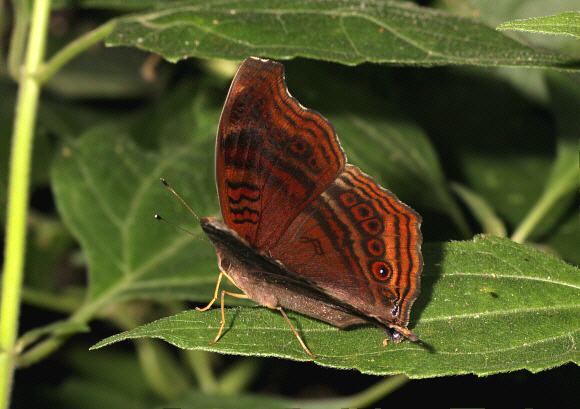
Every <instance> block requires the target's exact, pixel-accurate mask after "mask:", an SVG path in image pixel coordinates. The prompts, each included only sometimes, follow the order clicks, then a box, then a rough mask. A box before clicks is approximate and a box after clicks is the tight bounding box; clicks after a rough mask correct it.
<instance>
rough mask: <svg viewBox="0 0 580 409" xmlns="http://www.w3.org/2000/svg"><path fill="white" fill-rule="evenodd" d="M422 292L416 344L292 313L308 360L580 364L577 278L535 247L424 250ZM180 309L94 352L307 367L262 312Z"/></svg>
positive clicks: (415, 315)
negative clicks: (180, 353)
mask: <svg viewBox="0 0 580 409" xmlns="http://www.w3.org/2000/svg"><path fill="white" fill-rule="evenodd" d="M424 257H425V272H424V274H423V281H422V294H421V295H420V297H419V299H418V300H417V301H416V302H415V306H414V307H413V311H412V314H411V325H410V326H411V328H413V331H414V332H415V333H417V334H418V335H419V337H420V338H421V340H422V343H423V344H422V343H411V342H408V341H407V342H405V343H402V344H398V345H396V344H389V345H387V346H383V344H382V340H383V339H384V338H385V334H384V332H383V331H382V330H380V329H376V328H373V327H370V326H359V327H357V328H353V329H350V330H340V329H337V328H334V327H332V326H330V325H327V324H324V323H322V322H319V321H316V320H313V319H310V318H307V317H303V316H300V315H298V314H289V316H290V317H291V319H292V320H293V322H294V324H295V326H296V328H297V329H298V331H299V332H300V333H301V334H302V336H303V338H304V340H305V342H306V343H307V345H308V346H309V348H310V349H311V350H312V351H313V352H314V353H315V354H316V355H317V358H316V359H315V362H316V363H318V364H320V365H324V366H330V367H335V368H345V369H346V368H355V369H358V370H359V371H361V372H363V373H371V374H378V375H386V374H395V373H405V374H407V375H409V376H410V377H412V378H423V377H432V376H442V375H450V374H462V373H474V374H477V375H488V374H492V373H498V372H504V371H513V370H517V369H528V370H530V371H532V372H537V371H540V370H544V369H547V368H551V367H554V366H557V365H560V364H563V363H566V362H569V361H573V362H577V363H578V362H580V352H578V350H577V348H575V347H574V346H575V345H576V344H577V343H578V341H579V337H580V271H579V269H578V268H575V267H572V266H570V265H567V264H566V263H564V262H562V261H560V260H557V259H555V258H554V257H552V256H550V255H547V254H544V253H541V252H539V251H538V250H534V249H531V248H529V247H526V246H523V245H519V244H517V243H514V242H512V241H510V240H507V239H501V238H497V237H488V238H486V237H477V238H476V239H475V240H473V241H472V242H454V243H447V244H444V245H438V244H432V245H426V246H425V251H424ZM219 322H220V311H219V309H214V310H210V311H208V312H200V311H194V310H192V311H186V312H183V313H181V314H178V315H175V316H173V317H168V318H164V319H161V320H159V321H155V322H152V323H150V324H147V325H145V326H142V327H139V328H136V329H134V330H131V331H127V332H124V333H122V334H118V335H115V336H113V337H109V338H107V339H105V340H103V341H101V342H99V343H98V344H97V345H95V346H94V347H93V348H101V347H103V346H105V345H109V344H111V343H113V342H118V341H121V340H124V339H132V338H142V337H155V338H161V339H164V340H166V341H167V342H170V343H172V344H174V345H176V346H178V347H180V348H186V349H204V350H210V351H217V352H221V353H227V354H241V355H262V356H277V357H284V358H292V359H295V360H311V358H310V357H309V356H308V355H307V354H306V353H305V352H304V350H302V348H301V347H300V345H299V344H298V341H297V340H296V338H295V337H294V335H293V334H292V331H291V330H290V328H289V327H288V326H287V325H286V323H285V322H284V319H283V318H282V317H281V316H280V315H279V314H278V313H276V312H273V311H270V310H268V309H266V308H230V309H227V310H226V323H227V324H226V330H225V332H224V334H223V336H222V338H221V339H220V340H219V341H218V342H217V343H216V344H214V345H211V346H209V345H208V342H209V341H211V340H212V339H213V338H214V337H215V335H216V333H217V329H218V327H219Z"/></svg>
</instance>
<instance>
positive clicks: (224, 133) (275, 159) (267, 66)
mask: <svg viewBox="0 0 580 409" xmlns="http://www.w3.org/2000/svg"><path fill="white" fill-rule="evenodd" d="M345 162H346V158H345V155H344V152H343V150H342V148H341V147H340V144H339V142H338V139H337V137H336V134H335V132H334V129H333V128H332V126H331V125H330V124H329V123H328V122H327V121H326V120H325V119H324V118H323V117H322V116H320V114H318V113H317V112H314V111H311V110H308V109H306V108H304V107H303V106H302V105H300V103H299V102H298V101H297V100H296V99H294V98H293V97H292V96H291V95H290V94H289V92H288V89H287V87H286V84H285V82H284V67H283V66H282V65H281V64H279V63H276V62H274V61H269V60H261V59H258V58H248V59H247V60H245V61H244V62H243V64H242V65H241V66H240V68H239V70H238V73H237V74H236V76H235V78H234V80H233V82H232V85H231V87H230V91H229V94H228V97H227V99H226V103H225V106H224V109H223V112H222V115H221V119H220V124H219V128H218V135H217V142H216V185H217V190H218V195H219V200H220V206H221V211H222V217H223V220H224V222H225V224H226V225H227V226H229V227H230V228H232V229H234V230H235V231H236V232H237V233H238V234H239V235H240V236H241V237H243V238H244V239H245V240H247V241H248V242H249V243H250V244H251V245H252V247H254V248H256V249H268V248H270V247H272V246H274V245H275V243H276V242H277V241H278V239H279V238H280V237H281V236H282V234H283V233H284V231H286V229H287V228H288V226H289V225H290V224H291V223H292V221H293V220H294V219H295V218H296V217H297V216H298V215H299V214H300V213H301V212H302V211H303V210H304V208H305V207H306V206H308V204H309V203H311V202H312V201H313V200H314V199H315V198H317V197H318V196H319V195H320V194H321V193H322V192H323V191H324V190H325V189H326V188H327V187H328V186H329V185H330V184H331V183H332V182H333V181H334V179H335V178H336V176H337V175H338V174H339V173H340V172H341V171H342V169H343V168H344V165H345Z"/></svg>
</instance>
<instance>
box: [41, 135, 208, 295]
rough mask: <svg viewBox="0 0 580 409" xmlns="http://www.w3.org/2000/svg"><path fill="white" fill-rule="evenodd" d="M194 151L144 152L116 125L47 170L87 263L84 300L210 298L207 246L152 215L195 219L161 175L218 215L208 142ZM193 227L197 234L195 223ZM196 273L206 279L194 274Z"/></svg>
mask: <svg viewBox="0 0 580 409" xmlns="http://www.w3.org/2000/svg"><path fill="white" fill-rule="evenodd" d="M206 142H209V141H206ZM197 149H198V150H195V148H194V147H192V148H190V149H184V150H183V152H181V153H180V152H177V151H176V150H173V151H170V152H166V153H164V154H162V155H153V154H147V153H145V152H143V151H141V150H140V149H139V148H137V147H136V146H135V145H134V144H133V143H131V142H130V141H129V139H128V138H126V136H124V135H123V134H122V133H120V131H119V130H118V129H117V128H115V127H101V128H97V129H94V130H92V131H91V132H89V133H88V134H86V135H85V136H84V137H82V138H81V139H80V140H79V141H78V142H73V143H70V144H67V145H66V146H65V147H63V149H62V155H61V156H60V157H59V158H58V159H57V160H56V161H55V165H54V167H53V169H52V179H53V186H54V193H55V198H56V203H57V207H58V209H59V212H60V214H61V215H62V218H63V220H64V222H65V224H66V225H67V226H68V227H69V228H70V230H71V232H72V233H73V235H75V236H76V237H77V238H78V240H79V241H80V243H81V246H82V248H83V251H84V254H85V257H86V259H87V264H88V270H89V286H88V300H87V302H89V303H92V304H93V305H97V304H98V303H99V302H105V301H113V300H117V299H121V298H136V297H141V298H143V297H145V298H156V299H164V298H167V297H170V298H173V299H178V298H181V299H197V296H199V294H200V291H201V292H203V293H204V294H213V287H214V283H215V271H216V270H217V267H216V264H215V251H214V250H213V248H212V246H210V245H209V244H207V243H203V242H201V241H199V240H198V239H197V238H196V237H194V236H190V235H187V234H184V233H183V232H181V231H179V230H177V229H174V228H171V227H169V226H167V225H165V224H163V223H160V222H159V221H157V220H155V219H154V218H153V216H154V214H155V213H159V212H160V211H164V212H165V213H167V214H171V215H172V219H173V220H176V221H177V220H180V221H191V220H192V219H193V217H192V215H191V214H189V213H188V212H187V210H186V209H185V207H184V206H183V205H182V204H181V203H179V202H178V201H177V200H176V199H175V198H174V197H172V196H171V194H169V192H167V190H166V189H165V188H164V187H163V185H162V184H161V183H160V181H159V178H160V177H161V176H163V177H165V178H166V179H167V180H169V181H172V180H175V181H178V180H182V181H187V184H186V185H185V188H183V189H182V190H181V193H182V194H183V197H184V198H185V199H187V200H188V201H189V202H190V203H192V205H193V206H194V207H195V209H196V210H197V211H199V213H200V214H202V215H211V214H214V215H215V214H217V211H216V210H217V200H216V199H215V193H214V192H213V171H212V169H211V167H212V165H213V147H212V146H211V145H209V144H207V143H206V144H205V145H203V144H201V145H198V146H197ZM194 166H195V167H196V169H193V168H192V167H194ZM210 192H211V193H210ZM193 198H195V199H193ZM194 220H195V219H194ZM192 224H195V227H192V228H191V230H192V231H193V232H194V233H197V234H200V233H201V229H200V228H199V225H198V224H197V221H195V223H193V222H192ZM194 269H196V270H199V271H205V272H206V274H198V275H194V274H192V271H193V270H194ZM210 272H213V274H212V273H210ZM204 284H205V287H204ZM200 287H201V288H202V289H200ZM201 298H205V297H201Z"/></svg>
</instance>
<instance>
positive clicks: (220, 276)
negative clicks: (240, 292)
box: [195, 271, 247, 311]
mask: <svg viewBox="0 0 580 409" xmlns="http://www.w3.org/2000/svg"><path fill="white" fill-rule="evenodd" d="M223 276H226V277H227V278H228V280H230V281H231V282H232V284H233V285H235V286H236V287H238V286H237V284H236V283H235V282H234V280H232V278H231V277H230V276H229V275H227V274H226V273H224V272H223V271H220V275H219V277H218V279H217V284H216V286H215V291H214V293H213V298H212V299H211V301H210V302H209V304H208V305H206V306H205V307H203V308H199V307H195V309H196V310H197V311H207V310H209V309H210V308H211V306H212V305H213V303H215V302H216V300H217V299H218V294H219V291H220V284H221V282H222V277H223ZM238 288H239V287H238ZM246 298H247V297H246Z"/></svg>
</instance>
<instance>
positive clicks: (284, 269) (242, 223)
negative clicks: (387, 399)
mask: <svg viewBox="0 0 580 409" xmlns="http://www.w3.org/2000/svg"><path fill="white" fill-rule="evenodd" d="M216 186H217V191H218V195H219V201H220V207H221V212H222V218H223V221H220V220H218V219H216V218H214V217H207V218H203V219H201V220H200V222H201V227H202V228H203V230H204V232H205V233H206V234H207V236H208V237H209V238H210V240H211V241H212V243H213V244H214V245H215V247H216V251H217V256H218V263H219V267H220V270H221V273H220V276H219V278H218V283H217V286H216V291H215V295H214V298H213V300H212V301H211V302H210V304H208V306H207V307H205V308H203V309H202V310H206V309H208V308H209V307H210V306H211V305H212V304H213V303H214V302H215V301H216V299H217V298H218V292H219V285H220V282H221V280H222V277H223V276H226V277H227V278H228V279H229V280H230V281H231V282H232V283H234V284H235V285H236V286H237V287H238V288H239V289H240V290H242V291H243V294H234V293H229V292H226V291H222V294H221V297H222V298H221V305H222V322H221V327H220V330H219V332H218V334H217V336H216V338H215V340H214V341H213V343H215V342H217V340H218V339H219V338H220V336H221V334H222V332H223V329H224V325H225V316H224V312H223V302H224V300H223V298H224V295H225V294H229V295H233V296H235V297H241V298H242V297H243V298H250V299H252V300H254V301H256V302H258V303H260V304H261V305H264V306H266V307H268V308H274V309H277V310H279V311H280V312H281V313H282V315H283V316H284V318H285V320H286V321H287V323H288V324H289V325H290V328H291V329H292V331H293V332H294V334H295V335H296V337H297V338H298V340H299V341H300V343H301V345H302V347H303V348H304V349H305V350H306V352H308V353H309V354H310V355H312V356H313V357H314V355H313V354H312V353H311V352H310V350H309V349H308V348H307V347H306V345H305V344H304V342H303V340H302V338H301V337H300V336H299V335H298V332H297V331H296V329H295V328H294V326H293V325H292V323H291V322H290V320H289V319H288V317H287V316H286V314H285V312H284V310H283V308H287V309H290V310H294V311H297V312H299V313H301V314H304V315H307V316H310V317H314V318H317V319H319V320H322V321H326V322H328V323H330V324H332V325H334V326H336V327H340V328H343V327H347V326H349V325H353V324H359V323H365V322H370V323H372V324H375V325H377V326H379V327H381V328H383V329H385V331H386V333H387V335H388V336H389V338H390V339H391V340H392V341H394V342H400V341H401V340H402V339H403V337H407V338H409V339H411V340H413V341H416V340H418V338H417V336H416V335H415V334H414V333H413V332H411V331H410V330H409V329H407V323H408V320H409V312H410V309H411V305H412V304H413V302H414V301H415V299H416V298H417V296H418V295H419V286H420V276H421V270H422V267H423V258H422V256H421V240H422V237H421V232H420V229H419V228H420V224H421V217H420V216H419V215H418V214H417V213H416V212H415V211H414V210H413V209H411V208H410V207H409V206H407V205H405V204H404V203H402V202H401V201H399V200H398V199H397V197H396V196H395V195H394V194H393V193H391V192H389V191H388V190H386V189H383V188H382V187H381V186H379V185H378V183H377V182H376V180H375V179H373V178H372V177H370V176H368V175H366V174H364V173H363V172H361V170H360V169H359V168H357V167H356V166H353V165H349V164H347V163H346V156H345V153H344V151H343V149H342V147H341V146H340V143H339V142H338V138H337V136H336V133H335V131H334V128H333V127H332V125H330V123H328V121H327V120H326V119H325V118H323V117H322V116H321V115H320V114H319V113H317V112H315V111H312V110H309V109H306V108H304V107H303V106H302V105H300V103H299V102H298V101H297V100H296V99H294V98H293V97H292V96H291V95H290V94H289V92H288V89H287V87H286V83H285V82H284V67H283V66H282V65H281V64H279V63H276V62H274V61H269V60H263V59H258V58H248V59H247V60H245V61H244V62H243V64H242V65H241V66H240V68H239V70H238V72H237V74H236V76H235V78H234V80H233V82H232V85H231V87H230V91H229V94H228V97H227V99H226V102H225V106H224V109H223V112H222V115H221V119H220V124H219V129H218V134H217V143H216Z"/></svg>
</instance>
